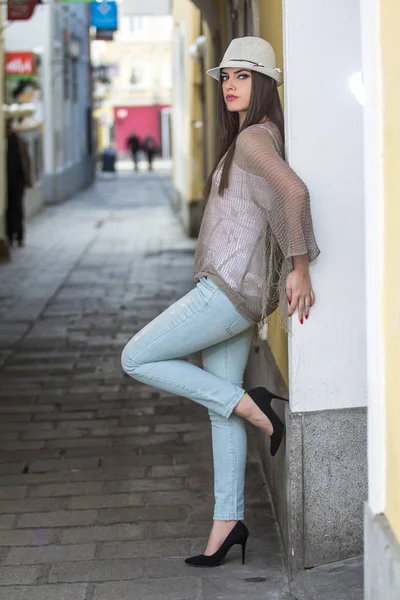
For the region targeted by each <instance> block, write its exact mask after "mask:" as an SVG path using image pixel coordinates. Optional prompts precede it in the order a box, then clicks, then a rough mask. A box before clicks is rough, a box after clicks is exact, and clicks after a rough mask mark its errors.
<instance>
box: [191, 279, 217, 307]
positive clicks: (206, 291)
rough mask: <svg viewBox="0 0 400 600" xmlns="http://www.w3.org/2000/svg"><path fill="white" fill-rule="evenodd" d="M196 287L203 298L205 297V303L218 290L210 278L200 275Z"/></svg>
mask: <svg viewBox="0 0 400 600" xmlns="http://www.w3.org/2000/svg"><path fill="white" fill-rule="evenodd" d="M196 288H197V291H198V292H199V294H200V295H201V296H202V297H203V298H205V300H206V302H207V304H208V302H209V301H210V300H211V298H212V297H213V296H214V294H215V292H218V290H219V288H218V287H217V286H216V285H215V283H213V282H212V281H211V279H208V278H207V277H202V278H201V279H200V281H199V282H198V284H197V286H196Z"/></svg>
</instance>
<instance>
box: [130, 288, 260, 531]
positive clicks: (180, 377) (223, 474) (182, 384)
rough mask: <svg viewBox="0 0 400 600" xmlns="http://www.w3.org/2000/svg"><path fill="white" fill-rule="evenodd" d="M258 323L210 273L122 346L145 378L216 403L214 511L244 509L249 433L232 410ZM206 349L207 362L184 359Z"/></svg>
mask: <svg viewBox="0 0 400 600" xmlns="http://www.w3.org/2000/svg"><path fill="white" fill-rule="evenodd" d="M253 329H254V327H253V323H252V322H251V321H249V320H248V319H246V317H244V316H243V315H241V314H240V313H239V312H238V311H237V310H236V308H235V307H234V305H233V304H232V303H231V301H230V300H229V299H228V298H227V297H226V296H225V294H223V292H222V291H221V290H220V289H219V288H218V287H217V286H216V285H215V284H214V283H213V282H212V281H211V280H210V279H209V278H202V279H201V280H200V281H199V283H198V284H197V286H196V287H195V289H194V290H192V291H191V292H189V293H188V294H187V295H186V296H184V297H183V298H182V299H181V300H179V301H178V302H176V303H175V304H173V305H172V306H170V307H169V308H168V309H167V310H166V311H165V312H163V313H162V314H161V315H159V316H158V317H157V318H156V319H154V320H153V321H151V323H149V324H148V325H147V326H146V327H144V328H143V329H142V330H141V331H140V332H139V333H138V334H136V335H135V336H134V337H133V338H132V339H131V340H130V342H128V344H127V345H126V346H125V348H124V350H123V352H122V368H123V369H124V371H125V372H126V373H127V374H128V375H130V376H131V377H133V378H134V379H137V380H138V381H141V382H143V383H147V384H148V385H152V386H154V387H158V388H161V389H162V390H166V391H168V392H171V393H173V394H176V395H179V396H184V397H186V398H190V399H191V400H194V401H195V402H198V403H199V404H202V405H203V406H205V407H206V408H208V411H209V415H210V419H211V425H212V441H213V455H214V493H215V510H214V519H216V520H222V521H225V520H226V521H229V520H236V519H237V520H239V519H243V517H244V479H245V468H246V454H247V439H246V429H245V424H244V422H243V419H241V418H240V417H238V416H237V415H235V414H232V411H233V410H234V408H235V407H236V405H237V404H238V402H239V400H240V399H241V398H242V396H243V394H244V393H245V391H244V389H243V388H242V383H243V374H244V370H245V368H246V363H247V358H248V355H249V350H250V346H251V341H252V337H253ZM199 350H202V351H203V353H202V354H203V367H204V368H203V369H201V368H199V367H196V366H195V365H192V364H191V363H189V362H186V361H184V360H178V359H179V358H182V357H185V356H187V355H188V354H192V353H193V352H197V351H199Z"/></svg>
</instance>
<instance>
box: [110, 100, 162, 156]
mask: <svg viewBox="0 0 400 600" xmlns="http://www.w3.org/2000/svg"><path fill="white" fill-rule="evenodd" d="M166 107H167V105H158V106H115V107H114V124H115V141H116V144H117V151H118V152H126V151H127V148H126V140H127V139H128V138H129V136H130V135H131V134H132V133H136V135H137V136H138V137H139V138H140V140H143V139H144V138H145V137H146V136H147V135H151V136H152V137H153V138H154V139H155V140H156V143H157V146H158V147H160V144H161V127H160V112H161V110H162V109H163V108H166Z"/></svg>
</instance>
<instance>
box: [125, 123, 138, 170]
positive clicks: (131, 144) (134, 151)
mask: <svg viewBox="0 0 400 600" xmlns="http://www.w3.org/2000/svg"><path fill="white" fill-rule="evenodd" d="M126 147H127V148H128V149H129V151H130V153H131V156H132V160H133V165H134V168H135V171H138V170H139V152H140V139H139V138H138V136H137V135H136V133H134V132H133V133H131V135H130V136H129V137H128V139H127V140H126Z"/></svg>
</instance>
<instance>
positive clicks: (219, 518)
mask: <svg viewBox="0 0 400 600" xmlns="http://www.w3.org/2000/svg"><path fill="white" fill-rule="evenodd" d="M213 519H214V521H242V520H243V519H244V512H240V513H237V514H235V515H234V514H231V513H230V514H228V515H218V514H214V516H213Z"/></svg>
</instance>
